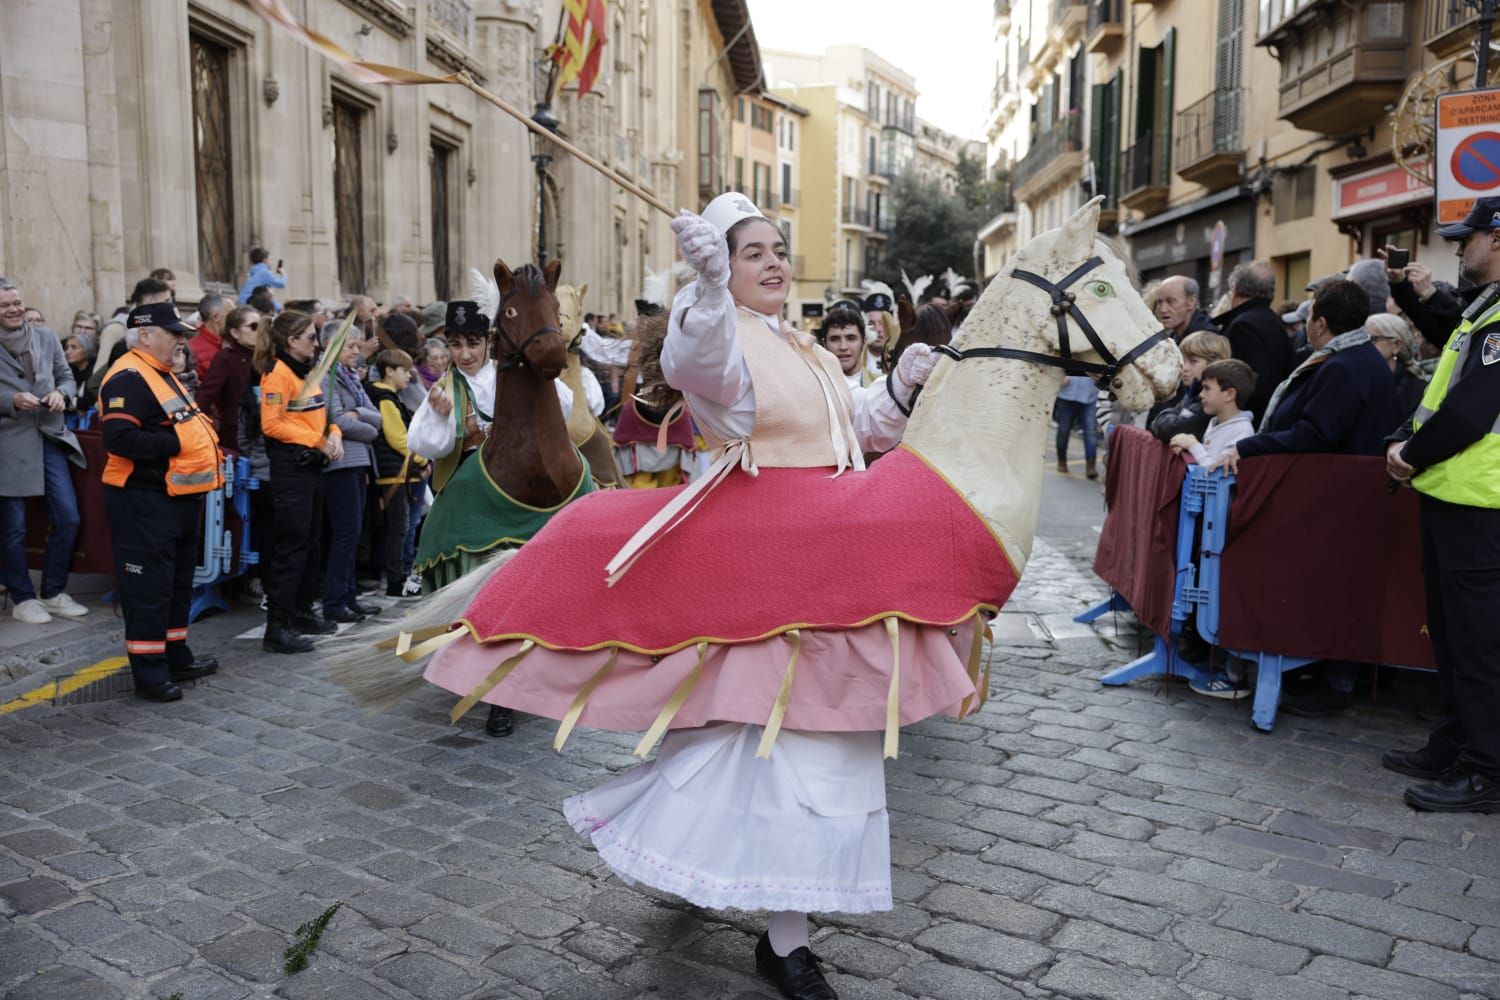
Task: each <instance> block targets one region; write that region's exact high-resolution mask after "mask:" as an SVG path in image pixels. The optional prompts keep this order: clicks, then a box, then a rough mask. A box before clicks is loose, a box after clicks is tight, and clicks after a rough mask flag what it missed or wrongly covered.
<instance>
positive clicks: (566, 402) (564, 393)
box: [552, 378, 573, 420]
mask: <svg viewBox="0 0 1500 1000" xmlns="http://www.w3.org/2000/svg"><path fill="white" fill-rule="evenodd" d="M552 384H553V385H555V386H557V401H558V402H559V403H561V404H562V411H563V419H564V420H567V419H568V414H570V413H572V412H573V390H572V389H569V388H568V384H567V383H566V382H564V381H563V380H562V379H560V378H555V379H553V380H552Z"/></svg>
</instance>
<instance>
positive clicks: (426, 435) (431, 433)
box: [406, 399, 453, 461]
mask: <svg viewBox="0 0 1500 1000" xmlns="http://www.w3.org/2000/svg"><path fill="white" fill-rule="evenodd" d="M406 447H407V448H408V449H409V450H410V451H411V452H413V453H414V454H417V455H421V456H422V457H423V458H425V459H427V460H428V461H436V460H437V459H439V458H442V457H443V456H444V455H446V454H448V453H449V452H450V451H452V450H453V414H452V413H449V414H448V415H447V416H446V417H445V416H442V415H441V414H439V413H438V412H437V411H436V410H434V409H433V408H432V403H431V401H430V400H426V399H424V400H422V405H421V406H419V407H417V412H416V414H415V415H413V416H412V418H411V426H409V427H408V428H407V429H406Z"/></svg>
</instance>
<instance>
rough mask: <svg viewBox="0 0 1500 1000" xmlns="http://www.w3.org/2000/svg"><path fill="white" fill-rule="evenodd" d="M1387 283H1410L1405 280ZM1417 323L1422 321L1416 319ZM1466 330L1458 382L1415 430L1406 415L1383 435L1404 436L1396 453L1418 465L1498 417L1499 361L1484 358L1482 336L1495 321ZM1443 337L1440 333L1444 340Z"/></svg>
mask: <svg viewBox="0 0 1500 1000" xmlns="http://www.w3.org/2000/svg"><path fill="white" fill-rule="evenodd" d="M1393 287H1394V288H1407V289H1410V285H1409V284H1408V283H1406V282H1403V283H1402V284H1400V285H1396V286H1393ZM1488 287H1489V286H1488V285H1481V286H1478V287H1476V288H1467V289H1464V290H1463V291H1461V292H1459V293H1458V295H1457V296H1456V297H1454V298H1455V299H1456V301H1458V302H1460V303H1462V305H1464V306H1465V307H1467V306H1468V305H1470V304H1471V303H1473V301H1474V300H1475V299H1477V298H1478V297H1479V295H1480V293H1481V292H1483V291H1484V290H1485V289H1486V288H1488ZM1412 297H1413V298H1415V296H1412ZM1435 298H1437V294H1436V293H1435V294H1434V295H1433V296H1432V297H1431V298H1429V299H1428V300H1427V302H1429V303H1430V302H1432V301H1433V299H1435ZM1396 301H1397V303H1400V301H1401V300H1400V299H1399V298H1398V299H1397V300H1396ZM1425 304H1426V303H1424V305H1425ZM1402 308H1403V309H1404V308H1406V307H1405V306H1402ZM1408 315H1410V313H1408ZM1461 318H1462V317H1461V316H1460V317H1458V318H1456V319H1455V322H1454V324H1453V325H1454V326H1457V325H1458V319H1461ZM1413 321H1415V317H1413ZM1418 329H1422V327H1421V326H1420V325H1419V326H1418ZM1448 332H1449V333H1450V334H1451V333H1452V332H1453V331H1452V330H1451V329H1450V330H1449V331H1448ZM1422 335H1423V336H1424V337H1426V336H1428V334H1427V331H1426V330H1422ZM1470 336H1471V337H1473V338H1474V346H1473V348H1471V349H1470V351H1469V356H1468V358H1467V359H1465V361H1464V367H1463V370H1462V371H1461V372H1459V373H1458V374H1459V381H1458V384H1457V385H1455V386H1453V388H1452V389H1450V390H1449V391H1448V395H1447V396H1446V397H1444V399H1443V405H1442V406H1440V407H1438V411H1437V412H1436V413H1434V414H1433V415H1432V418H1431V419H1430V420H1427V421H1424V422H1423V424H1422V429H1421V430H1419V431H1417V432H1416V433H1415V434H1414V433H1412V427H1411V420H1410V419H1408V420H1407V422H1406V424H1405V425H1404V426H1403V427H1402V428H1401V429H1400V430H1398V431H1397V432H1396V433H1394V434H1392V435H1391V436H1390V438H1388V439H1387V440H1391V441H1406V447H1405V448H1403V449H1402V450H1401V457H1402V458H1403V459H1405V460H1406V463H1407V464H1408V465H1411V466H1412V467H1414V468H1416V469H1418V470H1421V469H1426V468H1429V467H1431V466H1434V465H1436V464H1438V463H1439V462H1443V461H1446V460H1448V459H1450V458H1452V457H1453V456H1454V455H1457V454H1458V453H1459V452H1461V451H1463V450H1464V449H1465V448H1467V447H1469V445H1471V444H1473V443H1474V442H1476V441H1478V440H1480V439H1481V438H1483V437H1484V436H1485V435H1486V434H1488V433H1489V432H1490V429H1491V428H1493V427H1494V426H1495V421H1496V420H1497V419H1500V362H1495V361H1492V362H1491V363H1490V364H1485V363H1484V355H1485V350H1484V342H1485V340H1487V339H1488V338H1489V337H1490V336H1496V337H1500V321H1497V322H1494V323H1489V324H1486V325H1485V326H1482V327H1480V328H1479V329H1477V330H1475V331H1473V333H1471V334H1470ZM1429 339H1431V338H1429ZM1446 339H1447V338H1446V337H1445V338H1444V340H1445V341H1446ZM1434 342H1435V341H1434ZM1494 357H1495V353H1494V352H1493V351H1492V352H1491V358H1494ZM1408 439H1409V440H1408Z"/></svg>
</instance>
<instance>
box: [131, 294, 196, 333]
mask: <svg viewBox="0 0 1500 1000" xmlns="http://www.w3.org/2000/svg"><path fill="white" fill-rule="evenodd" d="M125 325H126V326H127V327H129V328H130V329H132V330H139V329H141V328H143V327H147V326H159V327H161V328H162V329H163V330H170V331H171V332H172V333H175V334H179V335H181V336H183V337H191V336H193V335H195V334H196V333H197V332H198V331H197V330H195V329H193V328H192V327H190V326H188V325H187V324H186V323H184V322H183V321H182V314H181V313H179V312H178V311H177V306H176V305H174V304H173V303H171V302H148V303H146V304H145V305H139V306H136V307H135V308H133V309H131V310H130V315H129V316H128V317H127V318H126V320H125Z"/></svg>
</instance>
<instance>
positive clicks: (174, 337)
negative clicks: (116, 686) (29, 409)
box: [98, 302, 224, 701]
mask: <svg viewBox="0 0 1500 1000" xmlns="http://www.w3.org/2000/svg"><path fill="white" fill-rule="evenodd" d="M126 326H127V327H128V328H129V329H132V330H136V331H138V333H139V339H138V340H137V342H136V346H135V347H133V348H132V349H130V350H129V351H126V352H125V353H124V354H123V355H121V357H120V359H119V360H118V361H116V362H115V363H114V364H113V365H111V366H110V369H109V372H108V373H107V374H106V375H105V376H104V380H103V382H101V383H100V385H99V404H98V406H99V410H100V413H101V414H102V416H103V419H102V421H101V424H102V427H103V431H104V447H105V450H106V451H108V452H109V460H108V462H107V463H106V464H105V467H104V475H103V480H104V511H105V514H106V516H107V517H108V518H109V532H110V541H111V543H112V547H113V549H114V559H115V587H116V590H117V592H118V594H119V597H120V609H121V611H122V612H123V613H124V616H125V651H126V653H127V654H128V655H129V658H130V670H131V673H132V674H133V675H134V676H135V692H136V694H137V695H138V696H139V697H142V698H145V699H147V700H149V701H177V700H178V699H180V698H181V697H182V688H180V687H178V682H179V681H185V680H196V679H198V678H199V677H204V676H207V675H208V674H211V673H213V672H214V671H216V670H218V669H219V664H218V662H217V661H216V660H214V659H213V658H212V657H204V658H202V659H199V658H197V657H194V656H193V653H192V650H190V649H189V648H188V644H187V632H188V610H189V606H190V605H191V603H192V597H193V570H194V569H195V568H196V567H197V565H198V559H199V556H200V554H201V551H202V544H201V531H202V528H201V522H202V518H203V496H204V494H206V493H211V492H213V491H214V490H216V489H218V488H220V487H221V486H223V485H224V476H223V471H222V461H223V459H222V456H221V455H220V453H219V439H218V435H216V434H215V433H214V428H213V423H212V422H211V421H210V420H209V419H208V417H206V416H204V415H203V413H202V412H201V411H200V410H199V409H198V407H197V406H196V405H194V403H193V400H192V397H191V396H189V395H188V393H187V390H185V389H184V388H183V387H182V383H180V382H178V381H177V378H176V377H175V376H174V375H173V374H172V356H173V352H174V351H175V350H176V349H177V346H178V345H179V344H180V343H181V342H182V340H183V339H184V338H185V337H190V336H192V334H193V330H192V328H191V327H189V326H187V325H186V324H185V323H183V322H182V318H181V317H180V316H179V315H178V313H177V307H176V306H175V305H173V304H172V303H171V302H155V303H151V304H149V305H139V306H136V307H135V308H134V309H132V310H131V311H130V316H129V318H128V319H127V320H126Z"/></svg>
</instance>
